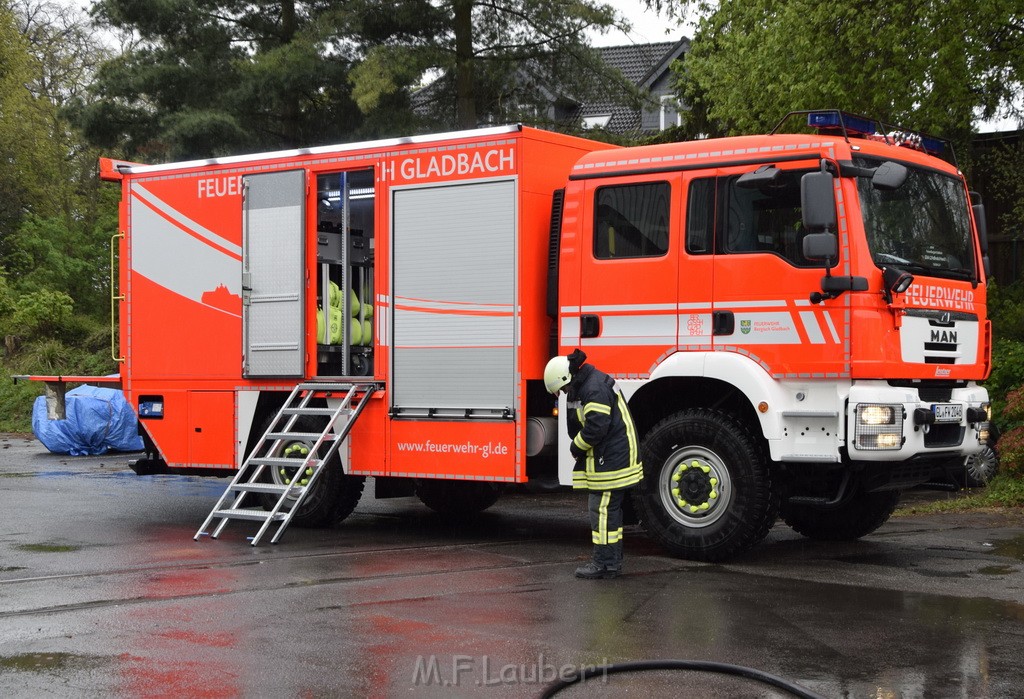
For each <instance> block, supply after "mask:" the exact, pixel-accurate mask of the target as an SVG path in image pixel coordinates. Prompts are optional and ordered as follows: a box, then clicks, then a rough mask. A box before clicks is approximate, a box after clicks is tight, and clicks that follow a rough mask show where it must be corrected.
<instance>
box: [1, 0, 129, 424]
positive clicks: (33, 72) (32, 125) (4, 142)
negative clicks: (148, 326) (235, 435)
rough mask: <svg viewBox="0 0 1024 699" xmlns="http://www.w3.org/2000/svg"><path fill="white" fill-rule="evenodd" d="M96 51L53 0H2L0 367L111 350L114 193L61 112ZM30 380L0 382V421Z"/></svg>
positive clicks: (26, 405)
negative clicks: (109, 251)
mask: <svg viewBox="0 0 1024 699" xmlns="http://www.w3.org/2000/svg"><path fill="white" fill-rule="evenodd" d="M103 55H104V50H103V48H102V47H101V46H100V45H99V44H98V43H97V42H96V38H95V35H94V33H93V32H92V31H91V29H90V27H89V23H88V21H87V18H86V17H85V16H84V15H83V14H82V13H81V12H77V11H74V10H72V9H70V8H68V7H66V6H63V5H60V4H58V3H56V2H47V1H46V0H8V1H5V2H0V192H2V195H0V338H2V340H3V342H2V345H0V348H2V349H0V375H2V376H9V375H10V374H18V373H50V372H55V373H62V374H79V373H82V374H95V373H104V374H105V373H108V372H109V371H111V369H112V368H113V364H112V361H111V359H110V350H109V342H110V335H109V328H108V323H107V316H108V314H109V307H110V306H109V261H108V257H107V240H108V239H109V236H110V234H111V233H113V232H114V231H116V215H117V192H116V191H114V190H113V189H111V188H103V189H101V188H100V184H99V182H98V181H97V178H96V175H95V170H96V153H95V152H94V151H92V150H90V149H88V148H86V147H84V146H82V141H83V139H82V136H81V134H80V133H79V132H77V131H76V130H75V129H74V127H73V126H72V125H71V124H70V122H69V121H68V118H67V114H68V111H69V109H72V108H80V107H81V105H82V104H84V103H85V97H86V91H85V86H86V84H87V83H88V82H89V81H90V80H91V75H92V70H93V66H94V65H95V64H96V62H97V61H98V60H99V59H100V58H102V57H103ZM39 391H40V388H39V386H38V385H31V384H18V385H15V384H12V383H11V382H10V381H4V382H0V430H12V429H14V430H24V429H27V426H28V420H29V417H30V413H31V403H32V400H33V398H34V397H35V395H37V394H38V393H39Z"/></svg>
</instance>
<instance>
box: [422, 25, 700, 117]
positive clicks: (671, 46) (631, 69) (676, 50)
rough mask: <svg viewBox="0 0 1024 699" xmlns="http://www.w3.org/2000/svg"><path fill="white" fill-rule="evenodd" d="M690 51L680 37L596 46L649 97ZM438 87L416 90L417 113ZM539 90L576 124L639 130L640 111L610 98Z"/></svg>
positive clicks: (432, 96)
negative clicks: (596, 120)
mask: <svg viewBox="0 0 1024 699" xmlns="http://www.w3.org/2000/svg"><path fill="white" fill-rule="evenodd" d="M689 48H690V40H689V39H687V38H685V37H683V38H682V39H680V40H678V41H661V42H656V43H653V44H628V45H624V46H605V47H599V48H598V49H597V51H598V52H599V54H600V56H601V59H602V61H603V62H604V63H605V64H606V65H607V66H608V67H609V68H612V69H616V70H618V71H619V72H620V73H622V75H623V77H624V78H625V79H626V81H627V82H628V83H629V84H631V85H633V86H634V87H636V88H638V89H639V90H640V91H641V92H642V93H644V94H646V95H648V96H650V95H651V89H652V87H653V86H654V85H655V83H657V82H658V80H659V79H660V78H661V77H662V76H663V75H665V73H666V72H667V71H668V70H669V67H670V66H671V64H672V62H673V61H675V60H676V59H678V58H679V57H680V56H682V55H683V54H684V53H685V52H686V51H688V50H689ZM439 85H440V81H435V82H433V83H431V84H430V85H427V86H426V87H424V88H421V89H420V90H417V91H416V92H415V93H414V94H413V96H412V103H413V108H414V109H416V110H417V111H419V110H422V109H423V108H424V106H425V105H426V104H427V103H428V102H429V101H430V100H432V99H436V97H437V90H438V87H439ZM548 87H550V89H548ZM540 88H541V89H542V90H543V92H544V93H545V94H547V95H549V96H550V99H551V102H552V103H554V102H556V101H557V102H561V103H562V104H566V103H568V105H567V106H568V107H569V110H570V111H569V117H568V118H569V121H571V122H578V121H580V120H583V119H584V118H586V117H605V118H606V119H607V120H606V121H605V122H604V123H603V126H602V128H604V129H605V130H606V131H610V132H613V133H630V132H635V131H639V130H640V129H641V127H642V120H641V113H640V111H639V110H638V109H637V108H636V107H635V106H630V105H627V104H622V103H621V102H620V101H615V100H614V98H612V97H611V96H609V99H606V100H599V101H593V102H590V101H588V102H580V101H577V100H576V99H575V98H573V97H571V96H569V95H565V94H561V95H559V94H557V93H558V92H559V90H558V88H557V87H556V86H553V85H552V86H547V87H546V86H543V85H541V86H540ZM655 100H657V97H655ZM602 121H604V120H602Z"/></svg>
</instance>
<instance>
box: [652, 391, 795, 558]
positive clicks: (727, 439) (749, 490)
mask: <svg viewBox="0 0 1024 699" xmlns="http://www.w3.org/2000/svg"><path fill="white" fill-rule="evenodd" d="M642 456H643V462H644V479H643V481H641V483H640V487H639V490H638V492H637V494H636V495H635V500H636V504H637V509H638V510H639V512H640V518H641V522H642V524H643V525H644V528H645V529H646V530H647V532H648V534H650V536H651V537H652V538H654V539H655V540H656V541H658V543H660V544H661V545H662V546H664V547H665V548H666V549H668V550H669V551H670V552H672V553H673V554H675V555H677V556H680V557H682V558H688V559H691V560H699V561H721V560H724V559H726V558H729V557H730V556H733V555H735V554H737V553H739V552H741V551H745V550H747V549H749V548H751V547H752V546H754V545H756V544H757V543H759V542H760V541H761V540H762V539H764V537H765V536H767V534H768V531H769V530H770V529H771V527H772V524H774V522H775V518H776V517H777V516H778V508H779V499H778V495H777V494H776V493H775V491H774V489H773V486H772V480H771V471H770V469H769V467H768V462H767V459H766V457H765V454H764V450H763V448H762V447H761V444H760V442H759V441H758V440H757V438H756V437H755V436H754V435H753V434H751V432H750V430H749V429H747V427H746V426H745V425H743V424H742V423H741V422H739V421H737V420H736V419H734V418H733V417H731V416H730V415H727V414H726V413H723V412H720V411H717V410H709V409H703V408H691V409H687V410H683V411H680V412H678V413H675V414H674V415H671V416H669V417H667V418H665V419H664V420H662V421H661V422H659V423H658V424H657V425H655V426H654V428H653V429H651V431H650V432H649V433H648V434H647V435H646V436H645V437H644V440H643V445H642Z"/></svg>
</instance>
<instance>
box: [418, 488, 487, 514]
mask: <svg viewBox="0 0 1024 699" xmlns="http://www.w3.org/2000/svg"><path fill="white" fill-rule="evenodd" d="M416 497H418V498H419V499H420V502H422V503H423V504H424V505H426V506H427V507H429V508H430V509H432V510H433V511H434V512H439V513H441V514H443V515H447V516H449V517H461V516H467V515H475V514H477V513H478V512H483V511H484V510H486V509H487V508H488V507H490V506H491V505H493V504H494V503H496V502H498V498H500V497H501V488H500V487H499V486H497V485H495V484H493V483H486V482H483V481H445V480H435V479H424V480H420V481H417V483H416Z"/></svg>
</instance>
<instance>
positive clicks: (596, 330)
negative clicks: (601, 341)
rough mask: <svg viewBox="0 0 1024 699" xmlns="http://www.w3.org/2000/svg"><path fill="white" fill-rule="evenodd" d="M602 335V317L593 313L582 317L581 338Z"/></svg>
mask: <svg viewBox="0 0 1024 699" xmlns="http://www.w3.org/2000/svg"><path fill="white" fill-rule="evenodd" d="M600 334H601V317H600V316H598V315H595V314H593V313H584V314H583V315H581V316H580V337H581V338H583V337H597V336H598V335H600Z"/></svg>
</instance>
